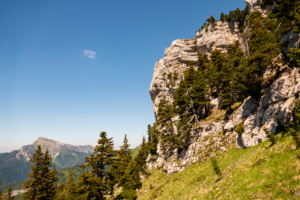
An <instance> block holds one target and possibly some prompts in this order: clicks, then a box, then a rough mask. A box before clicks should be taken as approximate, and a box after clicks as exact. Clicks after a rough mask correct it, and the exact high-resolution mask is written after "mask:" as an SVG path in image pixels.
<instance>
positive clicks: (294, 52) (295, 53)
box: [288, 42, 300, 66]
mask: <svg viewBox="0 0 300 200" xmlns="http://www.w3.org/2000/svg"><path fill="white" fill-rule="evenodd" d="M290 52H291V53H290V54H288V57H289V58H290V60H291V63H292V64H293V65H295V66H300V42H299V44H298V47H297V48H294V49H290Z"/></svg>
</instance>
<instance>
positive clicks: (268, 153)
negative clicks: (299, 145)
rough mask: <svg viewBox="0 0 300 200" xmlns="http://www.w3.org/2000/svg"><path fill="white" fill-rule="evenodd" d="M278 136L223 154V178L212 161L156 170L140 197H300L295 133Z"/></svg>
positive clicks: (299, 164)
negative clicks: (169, 170) (176, 169)
mask: <svg viewBox="0 0 300 200" xmlns="http://www.w3.org/2000/svg"><path fill="white" fill-rule="evenodd" d="M277 139H278V140H279V141H278V142H277V143H276V144H275V145H274V146H272V147H270V142H269V141H268V140H267V141H265V142H263V143H261V144H259V145H257V146H254V147H252V148H248V149H244V150H237V149H231V150H229V151H228V152H226V153H224V154H221V155H219V156H218V157H217V160H218V164H219V165H220V168H221V171H222V174H223V178H222V179H221V180H219V181H218V176H217V175H215V173H214V171H213V168H212V165H211V162H210V161H208V162H204V163H196V164H193V165H191V166H189V167H187V168H186V169H185V170H184V171H181V172H179V173H174V174H165V173H164V171H163V170H154V171H152V174H151V175H150V176H149V177H148V178H147V179H146V180H144V181H143V186H142V188H141V189H140V190H139V191H138V194H139V198H138V199H141V200H142V199H145V200H146V199H164V200H167V199H170V200H171V199H191V200H195V199H300V158H299V157H298V155H299V154H300V150H296V149H295V148H296V146H295V143H294V141H293V140H292V137H291V136H288V137H285V138H281V139H280V135H278V136H277Z"/></svg>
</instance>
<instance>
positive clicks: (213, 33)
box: [196, 21, 239, 55]
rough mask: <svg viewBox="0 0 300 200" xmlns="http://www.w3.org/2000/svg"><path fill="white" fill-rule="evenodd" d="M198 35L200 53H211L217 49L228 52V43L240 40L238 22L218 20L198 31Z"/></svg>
mask: <svg viewBox="0 0 300 200" xmlns="http://www.w3.org/2000/svg"><path fill="white" fill-rule="evenodd" d="M196 37H197V49H198V53H199V54H200V55H204V54H207V55H210V54H212V52H213V51H214V50H215V49H217V50H220V51H221V52H222V53H226V52H227V47H228V45H230V44H232V43H233V42H235V41H236V40H239V29H238V23H237V22H235V23H234V22H221V21H218V22H215V23H213V24H210V25H209V26H208V27H207V28H204V29H203V30H201V31H197V33H196Z"/></svg>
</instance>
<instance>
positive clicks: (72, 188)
mask: <svg viewBox="0 0 300 200" xmlns="http://www.w3.org/2000/svg"><path fill="white" fill-rule="evenodd" d="M77 196H78V194H77V186H76V183H75V180H74V176H73V173H72V170H70V171H69V173H68V179H67V183H66V185H65V186H64V189H63V192H62V194H61V195H60V197H58V198H56V200H60V199H61V200H76V199H78V197H77Z"/></svg>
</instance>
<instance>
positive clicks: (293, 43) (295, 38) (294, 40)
mask: <svg viewBox="0 0 300 200" xmlns="http://www.w3.org/2000/svg"><path fill="white" fill-rule="evenodd" d="M293 30H294V29H291V30H290V31H289V32H288V33H287V34H286V35H285V36H284V37H283V38H282V39H281V40H280V42H288V45H287V47H283V48H282V50H283V51H284V53H285V54H288V53H289V49H290V48H297V47H298V45H299V42H300V34H299V33H293Z"/></svg>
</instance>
